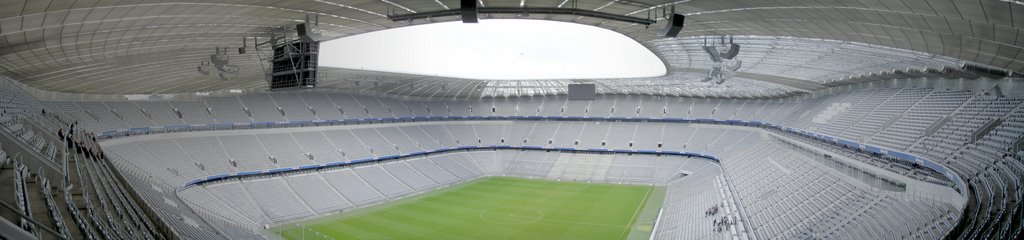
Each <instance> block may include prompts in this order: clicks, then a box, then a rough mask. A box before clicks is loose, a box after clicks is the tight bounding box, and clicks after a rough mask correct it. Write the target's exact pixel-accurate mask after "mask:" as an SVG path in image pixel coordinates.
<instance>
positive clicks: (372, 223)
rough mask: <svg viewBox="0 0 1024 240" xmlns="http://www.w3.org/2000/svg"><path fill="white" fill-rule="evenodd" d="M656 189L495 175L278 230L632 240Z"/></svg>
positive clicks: (348, 235)
mask: <svg viewBox="0 0 1024 240" xmlns="http://www.w3.org/2000/svg"><path fill="white" fill-rule="evenodd" d="M652 189H654V187H650V186H636V185H613V184H589V183H578V182H559V181H549V180H530V179H523V178H510V177H488V178H483V179H479V180H476V181H472V182H468V183H464V184H460V185H457V186H453V187H451V188H447V189H441V190H437V191H434V192H429V193H426V194H423V195H421V196H416V197H412V198H408V199H403V200H399V201H396V202H392V203H387V204H383V205H378V206H374V207H370V208H366V209H360V210H356V211H352V212H347V213H342V214H339V215H336V216H328V217H325V218H321V219H314V220H310V221H306V222H300V223H292V224H285V225H283V226H278V227H275V228H272V229H271V231H272V232H274V233H275V234H278V235H280V236H282V237H284V238H286V239H446V240H448V239H451V240H455V239H587V240H602V239H626V238H627V236H628V235H629V232H630V231H631V230H632V229H634V228H633V225H634V222H636V221H637V217H638V216H639V215H640V212H641V209H642V208H643V207H644V205H645V203H647V202H648V200H649V199H648V198H649V197H650V196H651V192H652ZM658 202H660V201H658ZM657 204H659V205H660V203H657ZM656 207H660V206H656ZM645 211H646V210H645ZM655 211H656V210H655ZM648 231H649V229H648ZM631 238H632V237H631Z"/></svg>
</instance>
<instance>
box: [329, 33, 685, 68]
mask: <svg viewBox="0 0 1024 240" xmlns="http://www.w3.org/2000/svg"><path fill="white" fill-rule="evenodd" d="M320 66H324V67H337V68H348V69H360V70H371V71H382V72H396V73H407V74H418V75H429V76H443V77H455V78H468V79H484V80H540V79H599V78H637V77H656V76H662V75H665V65H664V64H663V63H662V61H661V60H660V59H659V58H658V57H657V56H655V55H654V53H652V52H651V51H650V50H648V49H647V48H646V47H644V46H642V45H640V43H637V42H636V41H634V40H633V39H631V38H629V37H626V36H625V35H622V34H619V33H617V32H613V31H611V30H608V29H603V28H598V27H594V26H589V25H582V24H576V23H567V22H557V21H544V20H513V19H490V20H481V21H480V23H477V24H467V23H462V22H445V23H433V24H423V25H416V26H409V27H402V28H395V29H388V30H383V31H375V32H370V33H365V34H360V35H355V36H351V37H345V38H340V39H336V40H331V41H327V42H324V43H322V44H321V46H320Z"/></svg>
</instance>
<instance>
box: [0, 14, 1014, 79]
mask: <svg viewBox="0 0 1024 240" xmlns="http://www.w3.org/2000/svg"><path fill="white" fill-rule="evenodd" d="M479 4H480V5H481V6H483V7H513V8H515V7H521V6H522V5H525V6H528V7H550V8H566V7H570V6H573V4H574V5H575V7H576V8H579V9H585V10H593V11H597V12H602V13H609V14H614V15H620V16H631V17H638V18H648V15H649V14H656V15H659V16H660V14H661V12H662V10H663V7H665V6H672V5H674V6H675V8H676V11H677V12H679V13H682V14H684V15H686V16H687V17H686V26H685V28H684V29H683V31H682V33H681V34H680V37H679V38H660V37H657V36H656V32H657V29H658V28H660V26H661V25H663V24H664V23H665V20H659V21H658V23H655V24H653V25H651V26H645V25H642V24H635V23H626V22H619V21H611V20H605V19H599V18H592V17H579V16H568V15H549V14H540V13H531V14H529V15H526V16H521V15H490V16H487V15H485V16H483V18H530V19H547V20H555V21H569V22H575V23H580V24H587V25H594V26H598V27H602V28H607V29H610V30H612V31H616V32H619V33H622V34H625V35H626V36H629V37H631V38H633V39H635V40H637V41H638V42H640V43H641V44H643V45H645V46H647V47H648V48H650V49H651V50H652V51H654V52H655V54H657V55H659V56H660V57H661V58H662V59H663V60H664V61H665V63H666V65H667V66H669V74H668V75H666V76H664V77H656V78H645V79H611V80H593V81H594V82H597V83H599V84H600V86H601V87H600V88H599V89H601V91H602V92H604V93H640V94H670V95H693V96H778V95H785V94H792V93H795V92H800V91H808V90H814V89H818V88H821V87H822V85H821V83H823V82H825V81H829V80H834V79H839V78H844V77H849V76H856V75H861V74H867V73H873V72H879V71H891V70H900V69H906V68H924V67H937V68H941V67H943V66H950V65H956V64H959V63H960V62H964V61H966V62H975V63H980V64H985V65H991V66H995V67H999V68H1005V69H1008V70H1012V71H1024V54H1020V52H1021V48H1022V47H1024V31H1022V27H1021V26H1024V16H1022V15H1024V14H1022V13H1024V5H1022V4H1021V3H1020V2H1018V1H1014V0H1009V1H1007V0H1003V1H1000V0H981V1H953V0H938V1H936V0H904V1H879V0H859V1H797V0H778V1H760V0H736V1H687V0H682V1H655V0H615V1H610V0H593V1H589V0H579V1H576V2H573V1H569V0H523V1H488V0H481V1H480V2H479ZM457 8H459V1H455V0H435V1H411V0H345V1H341V0H263V1H255V0H245V1H239V0H235V1H209V0H204V1H176V2H164V1H62V0H51V1H47V0H41V1H12V0H2V1H0V39H2V40H0V74H4V75H7V76H10V77H12V78H14V79H17V80H19V81H22V82H24V83H26V84H28V85H30V86H33V87H37V88H40V89H44V90H51V91H61V92H78V93H102V94H129V93H179V92H196V91H217V90H225V89H237V88H243V89H244V88H260V87H261V86H263V85H265V81H264V80H263V79H264V78H263V72H262V67H261V65H260V62H259V60H258V58H257V55H256V54H245V55H236V54H234V53H232V54H231V63H232V64H235V65H238V66H239V67H240V68H241V72H242V74H239V75H237V76H234V77H232V78H231V79H229V80H221V79H219V78H218V77H216V76H215V75H211V76H204V75H201V74H199V73H197V72H196V66H197V65H198V63H199V62H201V61H204V60H208V59H209V56H210V54H212V53H213V51H214V50H213V49H214V48H215V47H228V48H229V50H230V51H232V52H233V51H235V50H234V49H236V48H238V47H240V46H241V45H242V38H244V37H253V36H261V35H265V34H267V33H269V32H270V31H272V29H274V28H276V27H280V26H293V25H295V24H296V23H300V22H302V21H303V20H304V19H305V18H306V16H307V14H310V15H312V16H316V18H317V19H318V21H319V23H320V25H319V29H320V31H321V33H322V34H323V36H324V38H325V39H335V38H340V37H345V36H351V35H355V34H360V33H366V32H372V31H378V30H382V29H388V28H395V27H401V26H408V25H410V24H422V23H428V22H443V21H457V20H459V18H458V17H457V16H456V17H438V18H433V19H429V21H428V20H416V21H412V22H408V21H402V22H394V21H391V20H389V19H388V14H389V11H390V12H392V13H397V14H406V13H422V12H429V11H438V10H445V9H457ZM1014 15H1017V16H1014ZM723 35H729V36H736V37H735V39H734V41H735V42H736V43H740V44H742V45H743V48H742V51H741V54H740V57H739V58H740V59H741V60H743V66H744V67H743V68H741V69H740V70H739V71H738V73H737V74H736V78H735V80H736V81H731V84H730V83H727V84H723V85H709V84H705V83H700V82H699V79H700V78H701V75H705V74H704V72H705V71H706V69H707V68H708V67H709V64H710V60H707V56H706V55H705V53H704V52H702V51H701V48H700V46H701V44H702V43H703V41H704V37H702V36H723ZM350 73H352V71H350V70H341V69H331V70H329V71H325V72H324V77H325V80H324V84H323V85H324V86H326V87H337V88H343V89H349V90H352V89H355V90H358V91H366V90H367V89H370V90H373V91H379V92H389V93H394V94H407V95H424V96H511V95H545V94H557V93H561V92H564V86H563V85H564V84H563V83H565V82H569V81H573V82H579V81H589V80H580V79H571V80H570V79H567V80H546V81H539V80H537V81H530V80H526V81H521V82H508V81H503V82H500V83H498V82H492V81H478V80H468V79H448V78H433V77H426V76H408V75H400V74H386V73H371V72H356V73H354V74H350ZM361 80H367V81H361ZM369 80H372V81H369ZM374 81H381V82H382V83H376V84H374V83H370V82H374ZM357 82H363V83H357ZM438 82H441V83H443V84H433V83H438ZM426 83H432V84H426ZM439 86H446V87H439ZM447 86H450V87H447ZM371 88H372V89H371ZM454 89H459V90H454Z"/></svg>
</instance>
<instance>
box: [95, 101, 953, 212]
mask: <svg viewBox="0 0 1024 240" xmlns="http://www.w3.org/2000/svg"><path fill="white" fill-rule="evenodd" d="M464 120H492V121H509V120H527V121H538V120H547V121H618V122H661V123H708V124H723V125H742V126H754V127H761V128H774V129H779V130H782V131H786V132H790V133H795V134H799V135H802V136H806V137H810V138H815V139H818V140H821V141H825V142H831V143H835V144H838V145H843V146H847V147H850V148H854V149H859V150H861V151H864V152H869V153H874V154H878V155H880V156H883V157H888V158H892V159H896V160H900V161H904V162H907V163H915V164H918V165H921V166H923V167H925V168H928V169H931V170H932V171H935V172H938V173H939V174H942V175H943V176H946V178H948V179H949V180H950V181H951V182H953V185H954V187H955V188H956V190H957V191H958V192H959V193H960V194H961V195H963V194H966V193H967V186H966V185H965V184H964V182H963V180H962V179H961V178H960V176H959V175H957V174H956V173H955V172H953V171H952V170H950V169H949V168H947V167H945V166H943V165H942V164H939V163H937V162H935V161H932V160H929V159H927V158H923V157H919V156H915V155H913V154H909V153H903V152H899V151H895V150H891V149H886V148H883V147H879V146H874V145H869V144H863V143H859V142H856V141H852V140H849V139H843V138H838V137H833V136H829V135H825V134H821V133H816V132H811V131H805V130H800V129H796V128H791V127H786V126H783V125H778V124H773V123H766V122H761V121H747V120H735V119H727V120H716V119H709V118H637V117H566V116H554V117H549V116H429V117H398V118H363V119H343V120H315V121H309V120H304V121H293V122H259V123H234V124H227V123H213V124H200V125H169V126H160V127H140V128H128V129H111V130H106V131H102V132H100V133H98V134H97V136H99V137H103V138H110V137H119V136H130V135H133V134H152V133H165V132H173V131H202V130H210V129H213V130H218V129H251V128H257V127H265V126H268V125H269V126H283V127H301V126H310V125H312V126H331V125H351V124H368V123H390V122H425V121H464ZM185 126H188V128H187V129H185ZM477 148H496V149H500V148H508V149H540V150H561V151H592V152H624V153H654V154H670V155H672V153H678V154H675V155H687V156H698V157H706V158H710V159H714V160H716V161H718V158H717V157H714V156H710V155H705V154H700V153H691V152H684V153H685V154H684V153H680V152H672V151H660V150H603V149H576V148H545V147H534V146H523V147H511V146H491V147H476V146H467V147H460V148H455V149H454V150H459V149H477ZM449 150H453V149H447V148H446V149H438V150H433V151H426V152H417V153H411V154H405V155H393V156H386V157H387V158H383V157H379V158H375V159H363V160H359V161H352V162H347V163H346V162H341V163H329V164H323V165H321V166H319V167H317V168H323V167H331V166H343V165H347V164H355V163H361V162H369V161H380V160H385V159H390V158H402V157H411V156H416V155H423V154H430V153H437V152H442V151H449ZM311 168H312V167H309V168H304V169H301V170H307V169H311ZM276 170H277V169H275V170H265V171H256V172H245V173H247V175H249V174H270V173H271V172H270V171H274V172H272V173H280V172H285V171H276ZM290 170H292V171H294V170H297V169H290ZM238 174H242V172H239V173H235V174H232V176H235V177H238ZM217 176H220V175H217ZM211 177H214V176H211ZM209 178H210V177H207V178H204V179H198V180H193V181H190V182H188V183H186V184H185V185H184V186H182V187H188V186H192V185H194V184H197V183H201V182H209V181H215V180H211V179H209ZM179 189H181V188H179Z"/></svg>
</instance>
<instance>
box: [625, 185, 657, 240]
mask: <svg viewBox="0 0 1024 240" xmlns="http://www.w3.org/2000/svg"><path fill="white" fill-rule="evenodd" d="M651 191H652V190H651V189H650V188H648V189H647V192H646V193H644V198H642V199H640V206H639V207H637V208H636V210H634V211H633V217H632V218H630V219H629V224H627V225H626V229H624V230H623V231H622V233H620V234H619V239H622V238H623V237H625V236H624V235H625V234H628V233H629V230H630V229H631V228H633V224H635V223H636V218H637V217H639V216H640V209H642V208H644V207H646V205H647V197H648V196H650V195H651ZM651 234H653V233H651Z"/></svg>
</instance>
